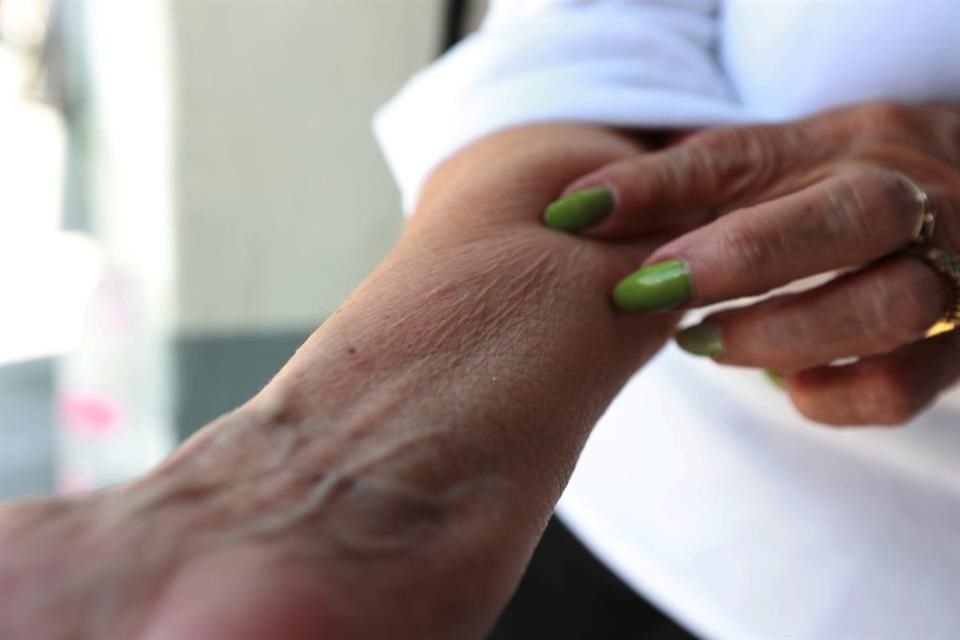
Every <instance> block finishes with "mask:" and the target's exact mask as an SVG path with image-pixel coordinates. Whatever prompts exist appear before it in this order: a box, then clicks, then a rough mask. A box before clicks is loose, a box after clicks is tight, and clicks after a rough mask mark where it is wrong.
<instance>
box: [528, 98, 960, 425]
mask: <svg viewBox="0 0 960 640" xmlns="http://www.w3.org/2000/svg"><path fill="white" fill-rule="evenodd" d="M604 187H605V188H604ZM918 188H919V189H922V191H923V192H925V193H926V194H927V195H928V197H929V200H930V202H931V203H932V205H933V207H934V208H935V209H936V211H937V212H938V217H937V222H936V231H935V234H934V237H933V239H932V242H931V243H930V244H931V245H932V246H935V247H939V248H941V249H946V250H950V251H957V250H958V249H960V109H958V108H956V107H950V106H945V105H923V106H907V105H898V104H888V103H883V104H865V105H861V106H856V107H852V108H845V109H841V110H836V111H831V112H827V113H823V114H821V115H817V116H815V117H812V118H809V119H805V120H801V121H796V122H790V123H787V124H781V125H772V126H745V127H736V128H724V129H713V130H706V131H702V132H699V133H696V134H694V135H692V136H690V137H687V138H685V139H684V140H682V141H680V142H679V143H678V144H676V145H674V146H671V147H668V148H666V149H664V150H662V151H660V152H658V153H654V154H648V155H644V156H638V157H634V158H629V159H625V160H621V161H617V162H614V163H612V164H610V165H608V166H606V167H603V168H601V169H599V170H597V171H594V172H592V173H590V174H588V175H586V176H584V177H582V178H580V179H578V180H577V181H576V182H574V183H573V184H571V185H570V187H568V189H567V190H566V193H567V194H568V195H567V197H566V198H565V199H564V200H561V201H559V202H557V203H554V205H552V206H551V208H550V209H548V212H547V216H546V221H547V224H548V225H550V226H554V227H561V228H566V229H568V230H579V229H580V228H582V234H583V235H586V236H591V237H594V238H603V239H609V240H623V239H628V238H632V237H634V236H636V235H638V234H647V233H650V231H651V230H652V229H655V228H657V227H663V228H675V229H676V228H683V229H684V230H687V231H688V232H687V233H685V234H684V235H681V236H680V237H678V238H676V239H675V240H672V241H670V242H668V243H667V244H665V245H663V246H661V247H660V248H659V249H658V250H657V251H655V252H654V254H653V255H651V256H650V257H649V258H648V259H647V260H646V261H645V262H644V265H645V268H643V269H641V270H639V271H637V272H635V273H634V274H632V275H630V276H629V277H627V278H626V279H624V280H623V281H622V282H621V283H620V284H619V285H618V286H617V287H616V289H615V291H614V301H615V303H616V304H617V305H618V306H619V307H620V308H622V309H624V310H628V311H654V310H659V309H663V308H673V307H676V308H688V307H694V306H704V305H709V304H711V303H717V302H722V301H728V300H734V299H737V298H743V297H748V296H754V295H759V294H764V293H767V292H769V291H771V290H773V289H775V288H777V287H780V286H782V285H786V284H788V283H791V282H793V281H796V280H799V279H802V278H805V277H808V276H813V275H816V274H823V273H827V272H834V271H837V272H840V273H841V275H839V276H838V277H836V278H835V279H832V280H831V281H829V282H828V283H827V284H823V285H821V286H818V287H815V288H813V289H810V290H807V291H805V292H801V293H789V294H781V295H777V296H775V297H771V298H768V299H765V300H763V301H760V302H757V303H754V304H752V305H749V306H746V307H744V308H738V309H735V310H725V311H722V312H719V313H715V314H713V315H711V316H709V317H707V318H706V319H705V320H704V322H703V323H702V324H700V325H698V326H696V327H693V328H690V329H688V330H686V331H684V332H682V333H681V334H680V335H679V336H678V341H679V342H680V344H681V346H683V347H684V348H686V349H687V350H688V351H691V352H693V353H696V354H699V355H706V356H711V357H713V358H714V359H715V360H716V361H718V362H720V363H723V364H730V365H741V366H750V367H762V368H767V369H772V370H775V371H779V372H782V373H783V374H784V381H785V384H786V386H787V388H788V389H789V393H790V395H791V397H792V400H793V402H794V404H795V405H796V406H797V408H798V409H799V410H800V411H801V412H802V413H803V414H805V415H806V416H808V417H810V418H811V419H813V420H816V421H819V422H822V423H826V424H831V425H864V424H897V423H902V422H905V421H907V420H908V419H910V418H911V417H912V416H914V415H915V414H916V413H917V412H919V411H920V410H921V409H923V408H924V407H925V406H926V405H928V404H929V403H930V402H931V401H932V400H933V399H934V398H935V397H936V396H937V395H938V393H940V392H941V391H943V390H945V389H946V388H948V387H950V386H951V385H953V384H954V383H955V382H956V381H957V379H958V377H960V332H954V333H950V334H945V335H941V336H939V337H936V338H931V339H927V340H924V339H923V337H924V334H925V332H926V330H927V329H928V328H930V327H931V326H932V325H933V324H934V323H935V322H936V321H937V320H938V319H939V318H940V317H942V315H943V314H944V311H945V309H947V308H948V307H949V305H951V304H953V303H954V302H955V301H954V300H952V298H953V295H954V294H953V292H952V288H951V286H950V285H949V282H948V281H946V279H945V278H944V277H943V276H942V275H938V273H937V272H936V271H935V270H934V269H933V268H932V267H931V266H929V265H927V264H925V263H924V262H923V261H922V260H920V259H916V258H908V257H904V256H903V255H898V253H897V252H898V251H899V250H900V249H903V248H904V247H906V246H907V245H909V244H910V243H911V240H912V236H913V234H914V233H915V230H916V225H917V222H918V218H919V216H920V212H921V207H920V205H919V203H918ZM689 229H693V230H692V231H690V230H689ZM847 358H856V360H855V361H853V362H850V361H846V362H847V364H843V365H835V366H830V365H831V363H835V362H836V361H838V360H841V359H847Z"/></svg>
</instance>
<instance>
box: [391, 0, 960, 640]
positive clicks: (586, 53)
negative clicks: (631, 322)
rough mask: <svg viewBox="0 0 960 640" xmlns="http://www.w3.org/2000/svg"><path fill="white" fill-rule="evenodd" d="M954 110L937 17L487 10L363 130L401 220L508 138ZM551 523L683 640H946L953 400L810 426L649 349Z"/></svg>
mask: <svg viewBox="0 0 960 640" xmlns="http://www.w3.org/2000/svg"><path fill="white" fill-rule="evenodd" d="M880 98H897V99H900V100H906V101H920V100H942V101H947V102H952V103H955V104H957V105H960V0H913V1H910V0H903V1H897V0H820V1H813V0H779V1H772V0H770V1H766V2H761V1H750V0H728V1H726V2H715V1H711V0H634V1H630V0H552V1H551V0H500V1H499V2H497V1H496V0H495V2H494V4H493V6H492V9H491V11H490V13H489V14H488V16H487V18H486V20H485V22H484V24H483V26H482V27H481V29H480V30H479V32H478V33H476V34H474V35H473V36H471V37H469V38H468V39H467V40H466V41H464V42H463V43H461V44H460V45H459V46H457V47H456V48H455V49H454V50H453V51H452V52H450V53H449V54H448V55H446V56H445V57H444V58H442V59H441V60H439V61H437V62H436V63H434V64H433V65H431V66H430V67H428V68H427V69H425V70H423V71H421V72H420V73H419V74H417V75H416V76H415V77H414V78H413V79H412V80H411V81H410V82H409V83H408V84H407V85H406V86H405V87H404V88H403V89H402V91H401V92H400V93H399V94H398V95H397V96H396V97H395V98H394V99H393V100H392V101H391V102H390V103H389V104H387V105H386V106H385V107H384V108H383V109H382V110H381V111H380V112H379V113H378V114H377V117H376V120H375V130H376V134H377V137H378V139H379V140H380V143H381V145H382V147H383V150H384V154H385V156H386V158H387V160H388V162H389V164H390V166H391V168H392V170H393V171H394V173H395V175H396V178H397V180H398V182H399V184H400V186H401V189H402V192H403V194H404V205H405V208H406V209H407V210H408V211H409V210H412V208H413V206H414V203H415V202H416V197H417V193H418V190H419V188H420V186H421V184H422V183H423V181H424V179H425V177H426V176H427V175H428V174H429V172H430V171H431V170H432V169H433V168H434V167H436V165H437V164H438V163H439V162H440V161H442V160H443V159H444V158H445V157H447V156H448V155H450V154H451V153H453V152H455V151H456V150H457V149H460V148H462V147H463V146H464V145H466V144H467V143H469V142H471V141H472V140H475V139H477V138H479V137H481V136H483V135H485V134H487V133H490V132H492V131H495V130H497V129H500V128H503V127H506V126H510V125H515V124H518V123H522V122H532V121H543V120H558V119H567V120H570V119H573V120H582V121H591V122H598V123H605V124H616V125H625V126H633V127H643V128H671V127H697V126H706V125H711V124H724V123H737V122H757V121H776V120H783V119H791V118H796V117H800V116H803V115H806V114H810V113H813V112H816V111H819V110H822V109H825V108H828V107H831V106H836V105H841V104H850V103H856V102H862V101H868V100H874V99H880ZM559 511H560V514H561V516H562V517H563V518H564V520H565V521H566V522H567V524H568V525H569V526H571V527H572V528H573V529H574V530H576V531H577V533H578V534H579V535H580V536H581V538H582V539H583V540H584V541H585V542H586V544H587V545H588V546H589V547H590V548H591V549H592V550H593V551H594V552H595V553H596V554H597V555H598V556H600V557H601V558H602V559H603V560H604V561H605V562H606V563H607V564H608V565H609V566H610V567H611V568H612V569H613V570H614V571H616V572H617V573H618V574H619V575H620V576H621V577H622V578H623V579H624V580H625V581H627V582H628V583H629V584H630V585H632V586H633V587H634V588H635V589H636V590H637V591H638V592H641V593H643V594H644V595H645V596H646V597H648V598H649V599H651V600H653V601H654V602H656V603H657V604H658V605H659V606H661V607H662V608H664V609H665V610H666V611H668V612H669V613H670V614H671V615H673V616H674V617H676V618H677V619H678V620H679V621H680V622H681V623H682V624H684V625H685V626H687V627H688V628H689V629H690V630H691V631H693V632H694V633H696V634H698V635H700V636H703V637H705V638H725V639H726V638H730V639H737V640H740V639H749V638H758V639H769V638H804V639H806V638H822V639H824V640H845V639H850V640H884V639H900V638H909V639H911V640H915V639H916V640H926V639H929V640H956V639H957V638H960V392H953V393H951V394H948V395H946V396H945V397H943V398H941V401H940V402H939V403H938V404H937V406H935V407H934V408H933V409H931V410H930V411H928V412H926V413H925V414H924V415H923V416H921V417H920V418H918V419H917V420H915V421H914V423H913V424H911V425H909V426H908V427H906V428H903V429H899V430H890V429H849V430H832V429H827V428H824V427H821V426H818V425H815V424H813V423H810V422H809V421H807V420H805V419H803V418H802V417H800V416H799V415H798V414H797V412H796V411H795V410H794V409H793V408H792V407H791V406H790V403H789V400H788V399H787V397H786V396H785V395H784V394H783V393H781V392H779V391H777V390H776V389H774V388H773V387H772V386H771V385H769V383H767V382H766V380H765V379H764V378H763V376H762V375H761V374H759V373H757V372H755V371H751V370H747V369H737V368H732V367H721V366H719V365H716V364H714V363H713V362H711V361H709V360H703V359H697V358H693V357H691V356H688V355H686V354H683V353H682V352H680V351H679V350H678V349H677V348H676V347H673V346H669V347H667V348H666V349H665V350H664V351H663V352H662V353H661V354H660V355H659V356H657V358H656V359H655V360H654V361H653V362H651V363H650V364H649V365H648V366H647V367H646V368H644V369H643V370H642V371H641V372H640V373H639V374H638V375H637V376H635V377H634V379H633V380H632V381H631V382H630V384H629V385H628V386H627V387H626V389H624V391H623V393H621V394H620V396H619V397H618V398H617V400H616V401H615V402H614V403H613V405H612V406H611V407H610V409H609V410H608V412H607V413H606V415H605V416H604V417H603V419H602V420H601V421H600V423H599V424H598V426H597V428H596V430H595V431H594V434H593V435H592V436H591V438H590V441H589V443H588V444H587V447H586V450H585V451H584V453H583V456H582V457H581V460H580V463H579V465H578V467H577V470H576V472H575V473H574V476H573V479H572V480H571V483H570V485H569V487H568V488H567V491H566V493H565V494H564V496H563V498H562V500H561V502H560V505H559Z"/></svg>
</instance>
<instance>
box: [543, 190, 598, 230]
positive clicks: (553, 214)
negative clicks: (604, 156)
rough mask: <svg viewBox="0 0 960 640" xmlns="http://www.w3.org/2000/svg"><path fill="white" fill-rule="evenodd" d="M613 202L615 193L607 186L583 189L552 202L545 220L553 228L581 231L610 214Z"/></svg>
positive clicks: (544, 215) (544, 217) (546, 212)
mask: <svg viewBox="0 0 960 640" xmlns="http://www.w3.org/2000/svg"><path fill="white" fill-rule="evenodd" d="M613 204H614V203H613V193H611V192H610V189H608V188H607V187H603V186H600V187H590V188H589V189H581V190H580V191H574V192H573V193H569V194H567V195H565V196H563V197H562V198H560V199H559V200H555V201H554V202H552V203H551V204H550V206H548V207H547V209H546V211H544V213H543V221H544V223H546V225H547V226H548V227H550V228H551V229H557V230H559V231H579V230H580V229H583V228H584V227H589V226H590V225H592V224H596V223H597V222H600V221H601V220H603V219H604V218H606V217H607V216H608V215H610V212H611V211H613Z"/></svg>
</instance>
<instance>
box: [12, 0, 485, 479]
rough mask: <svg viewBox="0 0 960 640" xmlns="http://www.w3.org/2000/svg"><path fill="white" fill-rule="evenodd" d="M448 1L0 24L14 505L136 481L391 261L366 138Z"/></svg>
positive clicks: (42, 13) (237, 7)
mask: <svg viewBox="0 0 960 640" xmlns="http://www.w3.org/2000/svg"><path fill="white" fill-rule="evenodd" d="M484 10H485V3H484V2H482V1H480V0H473V1H472V2H465V1H454V0H0V498H10V497H15V496H26V495H39V494H45V493H51V492H55V491H60V492H75V491H84V490H89V489H92V488H95V487H100V486H107V485H110V484H113V483H116V482H120V481H123V480H125V479H128V478H130V477H133V476H136V475H139V474H141V473H143V472H144V471H146V470H147V469H149V468H150V467H152V466H153V465H155V464H156V463H157V462H159V461H160V460H162V459H163V458H164V457H165V456H166V455H167V454H168V453H169V452H170V450H171V449H172V448H173V447H174V446H175V445H176V443H177V442H178V441H179V440H182V439H183V438H184V437H186V436H188V435H189V434H190V433H192V432H193V431H194V430H195V429H196V428H198V427H199V426H201V425H203V424H204V423H205V422H207V421H209V420H211V419H213V418H215V417H216V416H218V415H220V414H222V413H223V412H225V411H228V410H229V409H231V408H233V407H235V406H236V405H238V404H239V403H241V402H243V401H244V400H246V399H247V398H248V397H250V396H251V395H252V394H253V393H254V392H256V391H257V389H259V388H260V387H261V386H262V385H263V384H264V383H265V382H266V381H267V380H268V379H269V378H270V377H271V376H272V374H273V373H275V372H276V370H277V369H278V368H279V367H280V366H281V365H282V364H283V362H284V361H285V360H286V359H287V358H288V357H289V356H290V355H291V354H292V353H293V351H294V350H295V349H296V347H297V346H298V345H299V344H300V343H301V342H302V341H303V340H304V339H305V338H306V336H307V335H309V333H310V332H311V331H312V330H313V329H314V328H315V327H316V326H318V325H319V324H320V323H321V322H322V321H323V319H324V318H325V317H326V316H327V315H329V314H330V313H331V312H332V311H333V310H334V309H335V308H336V307H337V306H338V305H339V303H340V302H341V301H342V299H343V298H344V297H345V296H346V295H347V294H348V293H349V291H350V290H351V289H352V288H353V287H355V286H356V285H357V284H358V283H359V282H360V281H361V280H362V279H363V277H364V276H365V275H366V274H367V273H368V272H369V271H370V270H371V269H372V268H373V266H374V265H375V264H376V263H377V261H378V260H379V259H380V258H381V257H382V256H383V255H384V254H385V253H386V252H387V251H388V250H389V247H390V246H391V244H392V242H393V240H394V239H395V237H396V235H397V234H398V232H399V229H400V226H401V215H400V202H399V194H398V192H397V191H396V189H395V187H394V185H393V183H392V180H391V178H390V176H389V174H388V172H387V169H386V166H385V165H384V162H383V160H382V159H381V157H380V154H379V151H378V149H377V147H376V145H375V143H374V140H373V137H372V134H371V129H370V120H371V117H372V115H373V113H374V111H375V110H376V109H377V108H378V107H379V106H380V105H382V104H383V103H384V102H385V101H386V100H387V99H388V98H389V97H390V96H391V95H392V94H393V93H394V92H395V91H396V90H397V89H398V88H399V87H400V86H401V85H402V84H403V82H404V81H405V80H406V79H407V78H408V77H409V76H410V75H411V74H412V73H413V72H415V71H416V70H417V69H418V68H419V67H421V66H423V65H425V64H426V63H428V62H429V61H431V60H432V59H433V58H434V57H435V56H436V55H437V54H438V53H439V52H440V51H442V50H443V49H444V48H445V47H447V46H449V45H450V44H451V43H452V42H453V41H455V40H456V39H457V38H458V37H459V36H460V35H462V34H463V33H464V32H466V31H469V30H470V29H472V28H473V27H474V26H475V25H476V24H477V23H478V21H479V18H480V16H482V14H483V11H484Z"/></svg>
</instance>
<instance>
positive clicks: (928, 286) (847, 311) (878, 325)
mask: <svg viewBox="0 0 960 640" xmlns="http://www.w3.org/2000/svg"><path fill="white" fill-rule="evenodd" d="M948 299H949V296H948V292H947V290H946V286H945V283H944V282H943V280H942V278H941V276H939V275H938V274H937V273H936V272H935V271H934V270H933V269H931V268H930V267H929V266H928V265H926V264H924V263H923V262H922V261H920V260H916V259H913V258H906V257H899V256H894V257H891V258H888V259H885V260H882V261H881V262H879V263H876V264H874V265H871V266H870V267H868V268H866V269H863V270H860V271H856V272H853V273H849V274H846V275H844V276H841V277H839V278H837V279H835V280H833V281H831V282H829V283H827V284H824V285H822V286H820V287H817V288H815V289H812V290H809V291H805V292H802V293H798V294H792V295H781V296H778V297H775V298H770V299H768V300H765V301H762V302H759V303H756V304H754V305H751V306H749V307H744V308H739V309H733V310H729V311H723V312H720V313H717V314H714V315H712V316H709V317H708V318H707V319H705V320H704V321H703V322H702V323H701V324H699V325H696V326H694V327H691V328H689V329H686V330H684V331H682V332H681V333H680V334H679V335H678V336H677V341H678V343H679V344H680V346H681V347H683V348H684V349H686V350H687V351H689V352H690V353H693V354H696V355H704V356H711V357H713V358H715V359H716V360H717V361H719V362H722V363H724V364H734V365H743V366H752V367H763V368H767V369H775V370H777V371H781V372H787V373H789V372H795V371H801V370H804V369H809V368H811V367H815V366H818V365H825V364H829V363H831V362H833V361H835V360H838V359H841V358H845V357H851V356H856V357H863V356H870V355H875V354H883V353H888V352H891V351H893V350H895V349H897V348H899V347H901V346H903V345H905V344H909V343H912V342H916V341H917V340H920V339H921V338H923V336H924V334H925V332H926V330H927V329H928V328H929V327H930V326H931V325H933V324H934V323H935V322H936V321H937V319H938V318H940V317H941V316H942V314H943V311H944V309H945V307H946V305H947V302H948Z"/></svg>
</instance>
